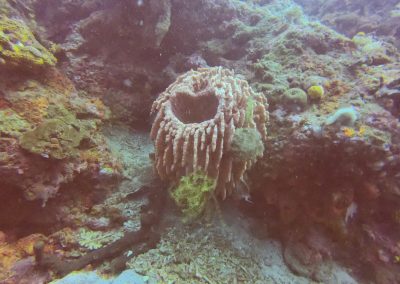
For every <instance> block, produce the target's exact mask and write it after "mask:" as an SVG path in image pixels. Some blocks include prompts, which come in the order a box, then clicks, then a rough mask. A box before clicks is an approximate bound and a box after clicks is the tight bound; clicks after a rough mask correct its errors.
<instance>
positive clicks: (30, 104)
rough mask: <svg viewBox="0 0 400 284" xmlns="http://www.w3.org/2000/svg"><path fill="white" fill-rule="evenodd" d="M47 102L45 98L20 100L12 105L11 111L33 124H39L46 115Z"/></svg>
mask: <svg viewBox="0 0 400 284" xmlns="http://www.w3.org/2000/svg"><path fill="white" fill-rule="evenodd" d="M48 107H49V101H48V99H47V98H46V97H38V98H36V99H33V100H29V99H28V100H21V101H19V102H17V103H16V104H14V105H13V109H14V110H15V111H16V112H17V113H18V114H19V115H20V116H22V117H23V118H25V119H26V120H28V121H31V122H34V123H40V122H42V121H43V118H44V117H45V116H46V115H47V108H48Z"/></svg>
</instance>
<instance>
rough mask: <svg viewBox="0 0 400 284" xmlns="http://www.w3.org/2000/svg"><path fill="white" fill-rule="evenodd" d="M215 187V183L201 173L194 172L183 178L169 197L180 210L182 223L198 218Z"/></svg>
mask: <svg viewBox="0 0 400 284" xmlns="http://www.w3.org/2000/svg"><path fill="white" fill-rule="evenodd" d="M215 186H216V181H215V179H213V178H210V177H208V176H207V175H206V174H205V173H203V172H194V173H191V174H189V175H187V176H183V177H182V178H181V180H180V181H179V184H178V186H177V187H176V188H174V189H173V190H172V191H171V196H172V198H173V199H174V201H175V203H176V205H177V206H178V207H179V208H180V209H181V210H182V213H183V215H184V221H185V222H190V221H192V220H194V219H196V218H198V217H199V216H200V215H201V214H202V213H203V212H204V210H205V208H206V205H207V202H208V200H209V199H210V198H211V196H212V194H213V191H214V189H215Z"/></svg>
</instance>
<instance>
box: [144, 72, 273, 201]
mask: <svg viewBox="0 0 400 284" xmlns="http://www.w3.org/2000/svg"><path fill="white" fill-rule="evenodd" d="M266 109H267V102H266V99H265V98H264V97H263V96H262V95H260V94H258V93H255V92H253V91H252V89H251V88H250V86H249V85H248V83H247V82H246V81H245V80H242V79H240V78H238V77H235V76H234V74H233V72H232V71H230V70H227V69H223V68H222V67H214V68H202V69H199V70H198V71H190V72H188V73H186V74H184V75H182V76H180V77H178V79H177V80H176V81H175V83H173V84H172V85H170V86H169V87H168V88H167V90H166V91H165V92H164V93H162V94H161V95H160V96H159V98H158V99H157V100H156V101H155V102H154V104H153V107H152V113H153V114H155V113H156V114H157V115H156V118H155V120H154V123H153V127H152V131H151V137H152V139H153V140H154V141H155V167H156V170H157V172H158V174H159V175H160V177H161V178H162V179H169V180H172V181H174V180H177V179H179V178H180V177H181V176H183V175H187V174H189V173H191V172H193V171H197V170H201V171H204V172H206V173H207V174H208V175H209V176H211V177H214V178H216V179H217V187H216V192H217V194H218V195H220V196H221V197H222V198H225V197H226V195H227V193H228V194H229V193H230V192H231V191H232V189H233V188H234V187H235V185H236V184H238V183H239V182H240V181H242V179H243V174H244V173H245V171H246V170H247V169H248V168H249V167H250V166H251V165H252V163H253V162H254V161H252V160H237V159H234V157H233V155H232V154H231V153H230V151H229V150H230V146H231V143H232V139H233V136H234V133H235V130H236V129H238V128H253V129H257V130H258V132H259V133H260V136H261V138H262V139H263V140H265V138H266V122H267V120H268V112H267V111H266Z"/></svg>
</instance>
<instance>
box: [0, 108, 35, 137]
mask: <svg viewBox="0 0 400 284" xmlns="http://www.w3.org/2000/svg"><path fill="white" fill-rule="evenodd" d="M30 127H31V125H30V124H29V123H28V122H27V121H26V120H25V119H23V118H22V117H21V116H19V115H18V114H17V113H16V112H15V111H13V110H11V109H5V110H0V136H8V137H19V136H20V135H21V134H22V132H24V131H26V130H29V129H30Z"/></svg>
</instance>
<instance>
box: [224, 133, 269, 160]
mask: <svg viewBox="0 0 400 284" xmlns="http://www.w3.org/2000/svg"><path fill="white" fill-rule="evenodd" d="M231 151H232V154H233V157H234V158H235V159H237V160H239V161H256V160H257V159H258V158H259V157H262V155H263V152H264V144H263V142H262V138H261V135H260V133H259V132H258V131H257V129H255V128H238V129H236V131H235V134H234V135H233V139H232V145H231Z"/></svg>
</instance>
